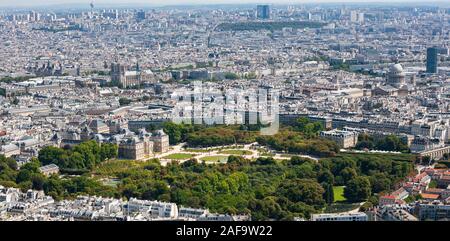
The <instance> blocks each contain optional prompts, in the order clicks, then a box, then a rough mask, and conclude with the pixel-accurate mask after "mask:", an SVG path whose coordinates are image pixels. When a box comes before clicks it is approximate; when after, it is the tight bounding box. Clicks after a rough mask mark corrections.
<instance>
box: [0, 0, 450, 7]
mask: <svg viewBox="0 0 450 241" xmlns="http://www.w3.org/2000/svg"><path fill="white" fill-rule="evenodd" d="M91 1H93V2H94V4H99V5H105V4H109V5H111V4H121V5H124V4H127V5H130V6H131V5H132V4H139V5H143V4H146V5H149V6H150V5H160V6H161V5H185V4H227V3H229V4H236V3H279V4H301V3H324V2H327V3H341V2H342V3H343V2H348V3H350V2H352V3H355V2H359V3H361V2H363V3H364V2H377V3H392V2H399V3H404V2H415V3H417V2H423V3H425V2H429V0H422V1H419V0H14V1H13V0H0V6H1V7H24V6H43V5H60V4H71V5H72V4H77V5H80V6H83V5H89V3H90V2H91ZM435 1H436V2H445V1H446V0H435ZM447 1H448V0H447Z"/></svg>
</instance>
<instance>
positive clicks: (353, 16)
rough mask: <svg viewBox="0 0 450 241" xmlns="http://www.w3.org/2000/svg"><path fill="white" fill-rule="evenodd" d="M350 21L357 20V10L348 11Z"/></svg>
mask: <svg viewBox="0 0 450 241" xmlns="http://www.w3.org/2000/svg"><path fill="white" fill-rule="evenodd" d="M350 21H351V22H357V21H358V12H357V11H350Z"/></svg>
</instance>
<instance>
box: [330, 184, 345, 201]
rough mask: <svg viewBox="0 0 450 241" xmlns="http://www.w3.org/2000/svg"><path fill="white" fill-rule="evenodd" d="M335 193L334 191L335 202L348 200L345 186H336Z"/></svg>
mask: <svg viewBox="0 0 450 241" xmlns="http://www.w3.org/2000/svg"><path fill="white" fill-rule="evenodd" d="M333 193H334V201H335V202H344V201H346V200H347V199H346V198H345V197H344V186H334V187H333Z"/></svg>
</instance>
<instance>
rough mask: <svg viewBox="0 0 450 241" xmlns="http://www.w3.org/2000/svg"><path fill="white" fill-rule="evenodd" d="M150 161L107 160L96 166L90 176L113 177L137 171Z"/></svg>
mask: <svg viewBox="0 0 450 241" xmlns="http://www.w3.org/2000/svg"><path fill="white" fill-rule="evenodd" d="M150 162H152V161H150V160H149V161H145V162H144V161H135V160H108V161H105V162H103V163H101V164H100V165H98V166H96V167H95V168H94V169H93V170H92V171H91V174H92V175H94V176H102V177H115V176H116V175H117V174H118V173H121V172H123V171H125V170H131V169H139V168H142V167H143V166H145V165H147V164H148V163H150Z"/></svg>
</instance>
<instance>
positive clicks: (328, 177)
mask: <svg viewBox="0 0 450 241" xmlns="http://www.w3.org/2000/svg"><path fill="white" fill-rule="evenodd" d="M317 181H318V182H319V183H323V182H325V183H328V184H330V185H334V176H333V173H331V172H330V171H329V170H326V169H325V170H323V171H321V172H320V173H319V175H318V177H317Z"/></svg>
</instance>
